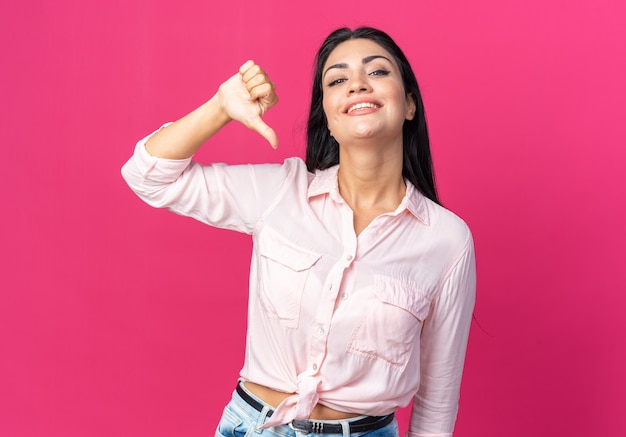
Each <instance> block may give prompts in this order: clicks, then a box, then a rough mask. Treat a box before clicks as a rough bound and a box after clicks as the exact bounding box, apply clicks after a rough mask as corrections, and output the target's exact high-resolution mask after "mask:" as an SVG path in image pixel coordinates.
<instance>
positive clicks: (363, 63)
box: [322, 39, 415, 145]
mask: <svg viewBox="0 0 626 437" xmlns="http://www.w3.org/2000/svg"><path fill="white" fill-rule="evenodd" d="M322 89H323V91H324V94H323V100H322V104H323V107H324V112H325V113H326V119H327V120H328V129H329V130H330V133H331V135H332V136H333V137H335V139H336V140H337V142H339V144H340V145H343V144H347V143H348V142H350V141H351V140H355V139H380V140H381V141H397V140H399V141H400V144H402V125H403V124H404V120H407V119H408V120H410V119H412V118H413V116H414V114H415V102H414V101H413V99H412V98H411V96H409V95H407V94H406V93H405V91H404V85H403V83H402V77H401V75H400V70H399V68H398V66H397V65H396V62H395V60H394V58H393V56H392V55H391V54H389V52H387V51H386V50H385V49H383V48H382V47H381V46H379V45H378V44H376V43H375V42H374V41H371V40H369V39H352V40H348V41H345V42H343V43H341V44H339V45H338V46H337V47H336V48H335V49H334V50H333V51H332V52H331V53H330V56H329V57H328V59H327V61H326V64H325V65H324V68H323V70H322Z"/></svg>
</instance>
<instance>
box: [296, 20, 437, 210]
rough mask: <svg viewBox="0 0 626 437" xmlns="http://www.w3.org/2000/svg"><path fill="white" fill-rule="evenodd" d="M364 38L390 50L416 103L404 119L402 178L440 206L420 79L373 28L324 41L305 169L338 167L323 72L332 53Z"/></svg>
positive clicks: (342, 32)
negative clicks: (411, 114)
mask: <svg viewBox="0 0 626 437" xmlns="http://www.w3.org/2000/svg"><path fill="white" fill-rule="evenodd" d="M358 38H364V39H369V40H372V41H374V42H375V43H376V44H378V45H379V46H381V47H382V48H384V49H385V50H387V51H388V52H389V53H390V54H391V55H392V56H393V57H394V59H395V60H396V63H397V64H398V67H399V68H400V73H401V76H402V82H403V84H404V91H405V92H406V93H407V94H410V95H411V96H412V97H413V99H414V100H415V107H416V108H415V109H416V111H415V117H413V119H412V120H405V121H404V125H403V127H402V141H403V145H402V149H403V159H402V176H403V177H404V178H406V179H408V180H409V181H410V182H411V183H412V184H413V185H414V186H415V187H416V188H417V189H418V190H419V191H420V192H421V193H422V194H423V195H424V196H426V197H428V198H429V199H431V200H433V201H434V202H437V203H440V202H439V198H438V197H437V189H436V187H435V179H434V172H433V164H432V158H431V155H430V142H429V140H428V128H427V127H426V116H425V114H424V104H423V102H422V96H421V94H420V91H419V87H418V86H417V79H416V78H415V74H414V73H413V69H412V68H411V65H410V64H409V61H408V60H407V58H406V56H404V53H402V50H400V47H398V45H397V44H396V43H395V42H394V41H393V39H391V37H390V36H389V35H387V34H386V33H385V32H383V31H381V30H378V29H374V28H371V27H359V28H358V29H355V30H350V29H348V28H347V27H344V28H341V29H337V30H335V31H334V32H332V33H331V34H330V35H329V36H328V38H326V40H325V41H324V43H323V44H322V46H321V47H320V49H319V51H318V52H317V57H316V61H315V75H314V77H313V92H312V95H311V111H310V112H309V120H308V123H307V148H306V166H307V168H308V170H309V171H310V172H314V171H315V170H324V169H327V168H329V167H332V166H334V165H337V164H339V144H338V143H337V141H336V140H335V139H334V138H333V137H331V136H330V132H329V131H328V123H327V120H326V114H325V113H324V108H323V106H322V98H323V95H324V91H323V89H322V70H323V68H324V64H325V63H326V60H327V59H328V56H330V54H331V52H332V51H333V50H334V49H335V47H337V46H338V45H339V44H341V43H342V42H344V41H347V40H350V39H358Z"/></svg>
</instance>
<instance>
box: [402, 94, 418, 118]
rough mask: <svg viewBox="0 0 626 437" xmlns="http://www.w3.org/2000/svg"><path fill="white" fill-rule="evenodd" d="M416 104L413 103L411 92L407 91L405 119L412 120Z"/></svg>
mask: <svg viewBox="0 0 626 437" xmlns="http://www.w3.org/2000/svg"><path fill="white" fill-rule="evenodd" d="M416 107H417V105H416V104H415V97H413V93H407V95H406V115H405V119H406V120H413V117H415V108H416Z"/></svg>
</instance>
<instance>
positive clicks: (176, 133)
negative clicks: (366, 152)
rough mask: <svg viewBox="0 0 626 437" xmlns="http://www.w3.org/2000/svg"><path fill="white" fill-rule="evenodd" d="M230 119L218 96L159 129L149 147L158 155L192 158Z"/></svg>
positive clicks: (151, 139) (169, 157) (168, 157)
mask: <svg viewBox="0 0 626 437" xmlns="http://www.w3.org/2000/svg"><path fill="white" fill-rule="evenodd" d="M230 120H231V119H230V117H229V116H228V115H227V114H226V112H225V111H224V110H223V109H222V108H221V106H220V103H219V99H218V96H217V95H215V96H213V97H212V98H211V99H210V100H209V101H208V102H206V103H204V104H203V105H202V106H200V107H199V108H197V109H195V110H194V111H192V112H190V113H189V114H187V115H185V116H184V117H183V118H181V119H179V120H177V121H175V122H174V123H172V124H170V125H169V126H166V127H164V128H163V129H161V130H159V131H158V132H156V133H155V134H154V135H153V136H151V137H150V139H149V140H148V142H147V143H146V150H147V151H148V153H150V155H152V156H155V157H157V158H165V159H186V158H189V157H190V156H192V155H193V154H194V153H196V151H197V150H198V149H199V148H200V147H201V146H202V145H203V144H204V143H205V142H206V141H207V140H208V139H209V138H211V137H212V136H213V135H215V134H216V133H217V131H219V130H220V129H221V128H222V127H224V126H225V125H226V124H227V123H228V122H229V121H230Z"/></svg>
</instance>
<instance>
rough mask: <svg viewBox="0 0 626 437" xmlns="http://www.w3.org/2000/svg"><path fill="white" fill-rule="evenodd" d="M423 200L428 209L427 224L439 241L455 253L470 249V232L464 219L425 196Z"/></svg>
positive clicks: (471, 240)
mask: <svg viewBox="0 0 626 437" xmlns="http://www.w3.org/2000/svg"><path fill="white" fill-rule="evenodd" d="M424 201H425V202H426V205H427V209H428V217H429V226H430V227H431V230H432V232H433V234H434V235H437V237H438V239H439V240H440V241H441V243H442V244H443V245H445V246H446V247H448V248H450V249H451V250H452V251H453V252H456V253H458V252H462V251H466V250H468V249H469V250H472V248H473V238H472V232H471V230H470V228H469V226H468V225H467V223H466V222H465V220H463V219H462V218H461V217H459V216H458V215H456V214H455V213H454V212H452V211H451V210H449V209H447V208H445V207H443V206H441V205H439V204H437V203H435V202H433V201H432V200H430V199H428V198H426V197H424Z"/></svg>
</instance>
